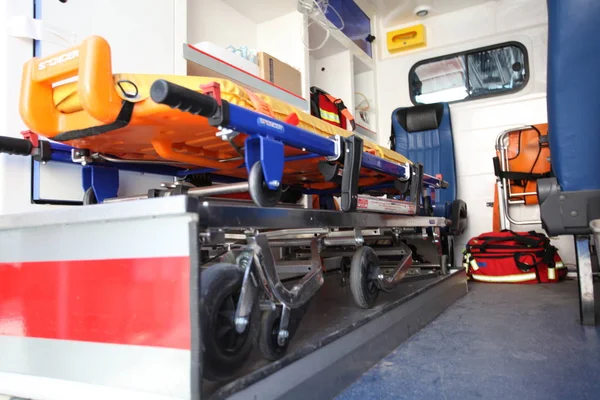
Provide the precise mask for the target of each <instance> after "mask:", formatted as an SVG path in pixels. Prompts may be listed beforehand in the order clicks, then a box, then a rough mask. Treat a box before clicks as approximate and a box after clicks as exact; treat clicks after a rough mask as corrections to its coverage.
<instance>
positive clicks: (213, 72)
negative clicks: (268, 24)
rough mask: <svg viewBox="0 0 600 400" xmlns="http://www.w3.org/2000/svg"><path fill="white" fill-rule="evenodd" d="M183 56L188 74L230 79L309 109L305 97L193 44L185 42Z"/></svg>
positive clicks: (302, 108) (300, 107)
mask: <svg viewBox="0 0 600 400" xmlns="http://www.w3.org/2000/svg"><path fill="white" fill-rule="evenodd" d="M183 57H184V58H185V59H186V60H187V61H188V63H187V68H188V75H195V76H211V77H215V78H223V79H229V80H231V81H235V82H236V83H238V84H240V85H242V86H244V87H246V88H248V89H250V90H252V91H256V92H260V93H264V94H266V95H269V96H271V97H275V98H278V99H280V100H283V101H285V102H287V103H289V104H291V105H293V106H295V107H298V108H299V109H301V110H307V109H308V101H307V100H306V99H304V98H303V97H300V96H297V95H296V94H294V93H292V92H289V91H287V90H285V89H282V88H280V87H279V86H276V85H274V84H272V83H271V82H268V81H265V80H264V79H261V78H259V77H257V76H254V75H252V74H249V73H248V72H246V71H244V70H241V69H239V68H237V67H235V66H233V65H231V64H228V63H226V62H224V61H222V60H220V59H218V58H216V57H213V56H211V55H210V54H208V53H205V52H203V51H201V50H198V49H197V48H195V47H194V46H192V45H189V44H185V43H184V45H183Z"/></svg>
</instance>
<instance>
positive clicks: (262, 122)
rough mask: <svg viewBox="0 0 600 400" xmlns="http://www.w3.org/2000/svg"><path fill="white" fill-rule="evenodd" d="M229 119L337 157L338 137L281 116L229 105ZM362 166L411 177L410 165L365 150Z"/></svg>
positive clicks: (252, 131)
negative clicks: (318, 133) (281, 119)
mask: <svg viewBox="0 0 600 400" xmlns="http://www.w3.org/2000/svg"><path fill="white" fill-rule="evenodd" d="M229 114H230V121H233V122H230V123H229V125H228V126H227V127H228V128H230V129H233V130H235V131H239V132H245V133H247V134H249V135H253V136H264V135H265V131H268V136H270V137H272V138H273V139H275V140H278V141H280V142H282V143H284V144H286V145H289V146H292V147H296V148H298V149H303V150H304V151H309V152H311V153H315V154H319V155H321V156H326V157H337V156H339V154H336V146H335V141H334V140H332V139H329V138H325V137H322V136H319V135H317V134H314V133H312V132H309V131H307V130H305V129H302V128H298V127H296V126H294V125H290V124H287V123H285V122H282V121H280V120H277V119H274V118H270V117H268V116H266V115H261V114H258V113H256V112H255V111H252V110H249V109H246V108H243V107H240V106H236V105H234V104H230V105H229ZM362 166H363V167H365V168H368V169H372V170H374V171H379V172H382V173H385V174H388V175H392V176H395V177H399V178H408V176H407V174H408V172H409V171H407V167H406V166H404V165H400V164H397V163H395V162H391V161H388V160H385V159H383V158H381V157H378V156H375V155H372V154H370V153H363V159H362ZM423 182H424V183H425V184H427V185H429V186H432V187H441V186H442V184H441V183H440V180H439V179H437V178H435V177H432V176H430V175H425V176H424V180H423Z"/></svg>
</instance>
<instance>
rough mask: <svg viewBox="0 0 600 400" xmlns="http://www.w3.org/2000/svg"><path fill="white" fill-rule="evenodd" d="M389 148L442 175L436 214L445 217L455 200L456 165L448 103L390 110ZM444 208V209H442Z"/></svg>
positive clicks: (437, 195) (431, 172) (430, 171)
mask: <svg viewBox="0 0 600 400" xmlns="http://www.w3.org/2000/svg"><path fill="white" fill-rule="evenodd" d="M391 139H392V149H393V150H395V151H397V152H398V153H400V154H402V155H404V156H405V157H407V158H408V159H409V160H411V161H412V162H418V163H421V164H423V166H424V171H425V173H426V174H429V175H434V176H435V175H436V174H442V175H443V178H444V180H445V181H446V182H448V183H449V185H450V186H449V188H448V189H445V190H438V191H437V193H436V204H439V205H442V204H446V207H436V209H435V215H436V216H448V213H449V209H450V205H449V204H451V203H452V202H453V201H454V200H456V194H457V187H456V165H455V161H454V142H453V139H452V124H451V121H450V107H449V106H448V103H436V104H424V105H418V106H414V107H406V108H397V109H396V110H394V112H392V138H391ZM445 208H447V209H448V210H446V209H445Z"/></svg>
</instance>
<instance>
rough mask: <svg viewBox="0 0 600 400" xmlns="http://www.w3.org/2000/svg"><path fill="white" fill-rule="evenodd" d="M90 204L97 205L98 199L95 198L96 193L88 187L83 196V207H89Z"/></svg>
mask: <svg viewBox="0 0 600 400" xmlns="http://www.w3.org/2000/svg"><path fill="white" fill-rule="evenodd" d="M92 204H98V199H97V198H96V193H94V188H92V187H91V186H90V187H89V188H87V190H86V191H85V193H84V194H83V205H84V206H89V205H92Z"/></svg>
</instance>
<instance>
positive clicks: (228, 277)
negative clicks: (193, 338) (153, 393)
mask: <svg viewBox="0 0 600 400" xmlns="http://www.w3.org/2000/svg"><path fill="white" fill-rule="evenodd" d="M243 279H244V274H243V271H241V270H240V269H238V268H237V267H236V266H235V265H231V264H216V265H214V266H212V267H209V268H207V269H206V270H204V271H203V272H202V276H201V278H200V285H201V290H200V318H201V321H202V324H201V325H202V341H203V346H202V363H203V370H204V372H203V376H204V378H205V379H208V380H211V381H223V380H226V379H229V378H231V377H232V376H234V375H235V374H236V373H237V372H238V371H239V370H240V369H241V368H242V366H243V364H244V363H245V362H246V360H247V359H248V357H249V356H250V352H251V350H252V347H253V345H254V343H256V339H257V336H258V330H259V324H260V310H259V305H258V300H257V299H255V301H254V308H253V310H252V313H251V314H250V318H249V322H248V325H247V326H246V329H245V330H244V332H242V333H238V332H237V331H236V329H235V309H236V307H237V302H238V299H239V297H240V292H241V289H242V281H243Z"/></svg>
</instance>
